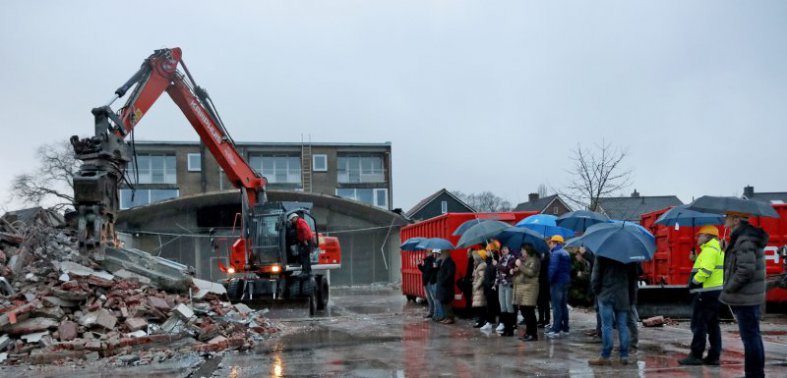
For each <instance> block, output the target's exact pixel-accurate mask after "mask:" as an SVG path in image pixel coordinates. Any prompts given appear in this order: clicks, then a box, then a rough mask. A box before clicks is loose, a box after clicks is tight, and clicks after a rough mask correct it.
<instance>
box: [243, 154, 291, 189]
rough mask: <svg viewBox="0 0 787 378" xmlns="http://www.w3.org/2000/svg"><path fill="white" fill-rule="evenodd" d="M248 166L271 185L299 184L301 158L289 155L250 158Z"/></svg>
mask: <svg viewBox="0 0 787 378" xmlns="http://www.w3.org/2000/svg"><path fill="white" fill-rule="evenodd" d="M249 160H250V164H251V166H252V168H254V169H255V170H256V171H257V172H259V173H260V174H262V175H263V176H265V178H266V179H268V182H269V183H271V184H300V183H301V158H300V157H298V156H289V155H275V156H268V155H257V156H251V158H250V159H249Z"/></svg>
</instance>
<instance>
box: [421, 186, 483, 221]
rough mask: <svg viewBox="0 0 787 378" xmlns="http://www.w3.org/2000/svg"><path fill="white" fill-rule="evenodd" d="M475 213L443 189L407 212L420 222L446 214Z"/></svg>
mask: <svg viewBox="0 0 787 378" xmlns="http://www.w3.org/2000/svg"><path fill="white" fill-rule="evenodd" d="M449 212H450V213H475V212H476V211H475V209H473V208H472V207H471V206H470V205H468V204H467V203H465V202H464V201H462V199H460V198H459V197H457V196H456V195H454V194H453V193H451V192H449V191H448V190H447V189H445V188H443V189H440V190H438V191H437V192H435V193H433V194H432V195H430V196H429V197H426V198H424V199H422V200H421V201H419V202H418V203H417V204H416V205H415V206H413V208H412V209H410V210H409V211H408V212H407V214H406V215H407V217H408V218H410V219H412V220H414V221H420V220H425V219H429V218H433V217H436V216H438V215H443V214H446V213H449Z"/></svg>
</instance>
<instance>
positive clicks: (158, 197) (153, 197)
mask: <svg viewBox="0 0 787 378" xmlns="http://www.w3.org/2000/svg"><path fill="white" fill-rule="evenodd" d="M132 192H133V191H132V190H131V189H129V188H124V189H120V208H121V209H129V208H132V207H137V206H144V205H147V204H151V203H156V202H161V201H164V200H168V199H172V198H178V195H179V194H180V193H179V191H178V189H137V190H136V193H134V200H133V201H132V200H131V195H132Z"/></svg>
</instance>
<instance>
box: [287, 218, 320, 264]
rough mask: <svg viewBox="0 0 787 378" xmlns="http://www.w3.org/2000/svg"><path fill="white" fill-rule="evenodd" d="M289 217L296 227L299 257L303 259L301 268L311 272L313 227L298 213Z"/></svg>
mask: <svg viewBox="0 0 787 378" xmlns="http://www.w3.org/2000/svg"><path fill="white" fill-rule="evenodd" d="M287 219H288V220H289V221H290V224H292V227H294V228H295V239H296V242H297V246H298V247H297V248H298V259H299V260H300V261H301V269H302V270H303V272H304V273H311V271H312V264H311V257H310V255H311V248H312V242H313V240H314V235H313V234H312V229H311V228H310V227H309V224H308V223H306V220H304V219H303V218H301V217H300V216H298V214H297V213H292V214H290V215H289V216H288V217H287Z"/></svg>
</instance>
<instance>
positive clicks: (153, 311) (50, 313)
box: [0, 208, 279, 364]
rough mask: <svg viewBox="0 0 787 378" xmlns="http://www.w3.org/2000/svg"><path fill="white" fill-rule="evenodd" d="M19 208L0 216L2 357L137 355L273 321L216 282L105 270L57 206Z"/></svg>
mask: <svg viewBox="0 0 787 378" xmlns="http://www.w3.org/2000/svg"><path fill="white" fill-rule="evenodd" d="M53 214H54V215H53ZM12 215H14V214H12ZM22 215H24V216H22V217H21V218H24V219H23V220H20V219H15V218H14V217H13V216H9V214H6V215H4V216H3V218H0V363H57V362H61V361H67V360H97V359H99V358H106V357H112V358H114V359H115V360H116V361H119V362H120V363H135V364H139V363H145V362H149V361H151V360H157V361H160V360H162V359H166V358H169V357H171V356H172V355H174V353H176V352H185V351H196V352H200V353H208V352H218V351H222V350H227V349H247V348H250V347H252V346H253V345H254V343H255V342H256V341H258V340H260V339H261V338H262V337H264V336H265V335H270V334H272V333H276V332H278V331H279V328H278V326H276V325H274V324H273V323H272V322H270V321H269V320H268V319H266V318H265V317H264V316H263V315H264V311H253V310H252V309H250V308H249V307H247V306H245V305H243V304H236V305H232V304H230V303H229V302H226V301H224V300H223V299H224V298H225V297H226V292H225V290H224V287H223V286H221V285H219V284H215V283H211V282H208V281H203V280H198V279H191V284H190V289H189V290H188V292H187V293H172V292H168V291H165V290H163V289H161V288H158V287H156V286H155V284H154V283H153V282H151V280H150V279H147V278H146V277H144V276H142V275H139V274H137V273H133V272H129V271H126V270H123V269H120V270H117V271H115V272H112V273H110V272H107V271H105V270H103V269H101V268H99V265H98V264H96V263H95V262H92V261H88V262H85V261H84V260H83V259H82V257H81V256H80V254H79V252H78V249H77V247H76V243H75V240H76V238H75V235H74V233H73V231H72V230H70V229H67V228H63V227H60V226H62V225H63V220H62V218H58V217H57V216H56V215H57V214H56V213H52V212H50V211H48V210H44V209H40V208H39V209H38V210H37V211H36V212H34V213H32V214H22ZM83 263H84V264H83Z"/></svg>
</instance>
